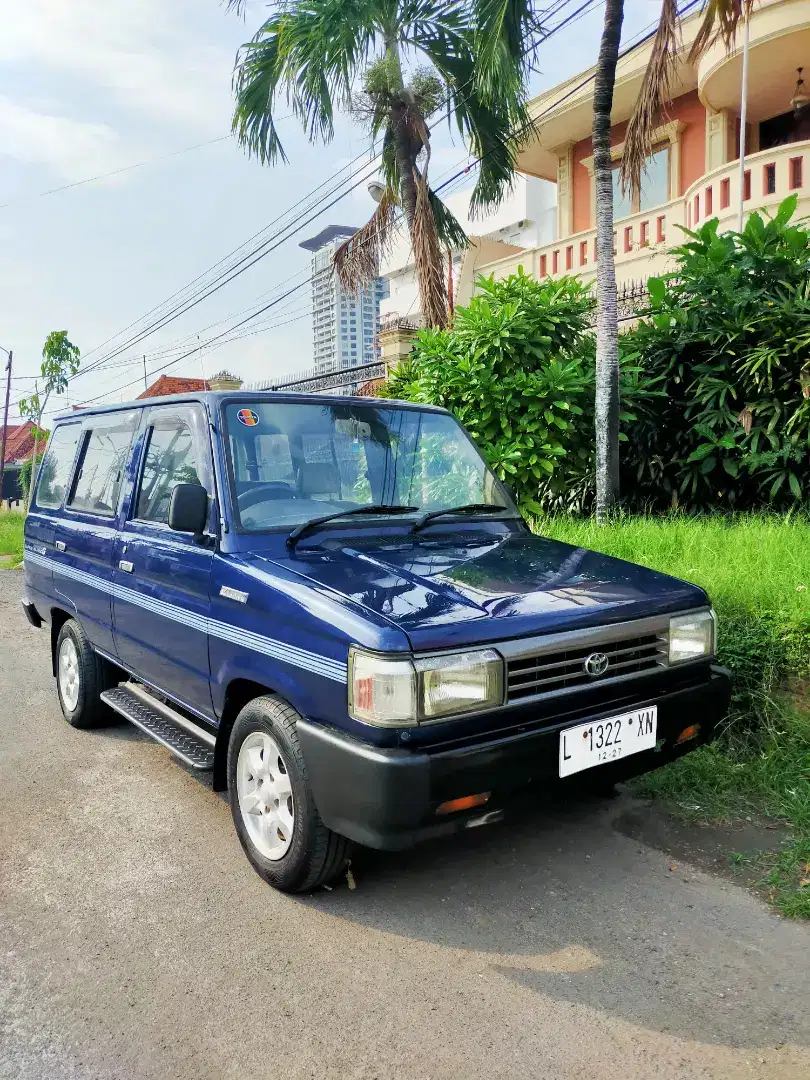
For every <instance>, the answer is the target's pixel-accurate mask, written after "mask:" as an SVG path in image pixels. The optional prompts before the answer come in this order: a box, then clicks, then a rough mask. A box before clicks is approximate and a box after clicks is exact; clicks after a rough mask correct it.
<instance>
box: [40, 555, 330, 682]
mask: <svg viewBox="0 0 810 1080" xmlns="http://www.w3.org/2000/svg"><path fill="white" fill-rule="evenodd" d="M25 559H26V560H27V561H28V562H32V563H36V564H37V565H39V566H43V567H45V569H47V570H52V571H54V573H59V574H63V575H64V576H65V577H70V578H73V579H74V580H76V581H79V582H81V583H82V584H83V585H87V586H88V587H90V588H92V589H98V590H99V591H100V592H105V593H108V594H109V595H111V596H113V597H115V598H117V599H119V600H125V601H127V603H130V604H135V605H136V607H141V608H144V609H145V610H147V611H151V612H153V614H155V615H161V616H163V618H166V619H171V620H172V621H173V622H177V623H182V625H183V626H189V627H191V629H192V630H199V631H200V632H201V633H205V634H209V635H210V636H211V637H216V638H220V639H221V640H222V641H230V642H232V643H233V644H234V645H241V646H243V647H244V648H246V649H250V650H251V651H252V652H257V653H262V654H263V655H264V656H269V657H271V658H272V659H274V660H281V661H282V662H283V663H285V664H292V665H293V666H294V667H299V668H303V669H304V670H306V671H311V672H313V673H314V674H315V675H322V676H323V677H324V678H325V679H332V680H333V681H334V682H339V683H345V682H346V679H347V677H348V676H347V665H346V664H343V663H341V662H340V661H339V660H332V659H330V658H329V657H326V656H319V655H318V654H317V653H314V652H310V651H309V650H307V649H300V648H298V647H297V646H295V645H288V644H287V643H286V642H283V641H277V640H276V639H275V638H270V637H265V635H264V634H257V633H254V632H253V631H252V630H243V629H242V628H241V627H239V626H233V625H232V624H231V623H224V622H220V621H219V620H218V619H201V618H200V617H199V616H198V615H194V614H193V613H192V612H190V611H186V610H185V608H181V607H179V606H178V605H177V604H167V603H166V602H165V601H163V600H156V599H155V598H154V597H151V596H145V595H144V594H143V593H139V592H137V591H136V590H135V589H129V588H127V587H126V586H124V585H117V584H115V583H114V582H111V581H104V579H103V578H99V577H96V576H95V575H94V574H87V573H85V572H84V571H83V570H76V569H74V568H73V567H72V566H64V565H63V564H62V563H59V562H57V561H56V560H55V559H50V558H48V557H47V556H45V555H40V554H38V553H37V552H35V551H32V550H31V549H30V548H26V550H25Z"/></svg>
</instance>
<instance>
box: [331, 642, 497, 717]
mask: <svg viewBox="0 0 810 1080" xmlns="http://www.w3.org/2000/svg"><path fill="white" fill-rule="evenodd" d="M501 704H503V660H502V659H501V657H500V656H499V655H498V653H496V652H495V651H494V650H493V649H480V650H476V651H475V652H466V653H454V654H452V655H448V656H431V657H426V658H423V659H417V660H410V659H395V658H392V657H386V656H380V655H378V654H375V653H368V652H364V651H363V650H362V649H351V651H350V652H349V713H350V715H351V716H353V717H354V719H355V720H362V721H364V722H365V723H367V724H379V725H381V726H383V727H402V726H405V725H412V724H418V723H420V722H421V721H425V720H436V719H439V718H441V717H442V716H451V715H455V714H457V713H464V712H472V711H478V710H479V709H485V708H488V707H491V706H497V705H501Z"/></svg>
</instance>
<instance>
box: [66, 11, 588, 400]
mask: <svg viewBox="0 0 810 1080" xmlns="http://www.w3.org/2000/svg"><path fill="white" fill-rule="evenodd" d="M570 2H572V0H564V3H563V4H562V5H560V6H561V7H562V6H566V5H567V4H568V3H570ZM593 3H594V0H586V2H585V3H584V4H582V5H581V6H580V7H579V8H578V9H577V10H576V11H575V12H573V13H572V15H571V16H569V17H567V18H566V19H565V20H563V22H562V23H560V24H557V25H556V26H555V27H553V28H552V29H551V30H549V31H548V32H547V33H546V34H544V36H543V38H542V41H546V40H548V38H549V37H551V36H552V35H553V34H554V33H557V32H558V31H559V30H561V29H562V28H563V27H564V26H566V25H569V24H570V23H571V22H572V21H573V20H574V19H576V18H578V17H581V16H582V15H583V14H584V13H585V12H586V11H587V9H588V8H589V7H591V6H592V4H593ZM490 153H492V151H490ZM361 156H363V155H361ZM487 156H488V155H487V154H484V155H481V157H479V158H478V160H477V163H479V164H480V162H481V161H483V160H484V158H485V157H487ZM355 160H356V159H355ZM343 171H345V170H343ZM375 172H376V169H374V170H372V172H370V173H368V174H367V175H366V176H364V177H361V178H360V179H359V180H358V181H356V182H355V183H354V184H353V185H352V186H351V187H349V188H348V189H347V190H346V191H343V192H342V193H340V194H339V195H337V196H336V198H334V199H333V200H332V201H331V202H330V203H328V204H327V205H326V206H324V207H322V208H320V209H318V210H316V212H315V213H314V214H313V215H311V216H310V217H309V218H308V219H307V220H306V221H304V222H299V223H295V224H293V223H290V224H289V225H287V226H285V227H284V228H283V229H282V230H280V232H281V233H288V234H289V235H287V236H281V237H280V238H279V239H277V238H276V237H271V238H270V239H269V240H268V241H265V242H264V243H263V244H262V245H260V246H259V248H257V249H254V251H253V252H250V253H249V254H248V255H246V256H245V257H243V259H241V260H240V262H238V263H236V264H235V266H234V267H231V268H230V269H229V270H228V271H225V275H222V276H221V278H220V281H219V283H218V284H212V286H211V287H209V288H208V291H207V292H205V291H204V292H203V293H202V295H198V296H197V297H196V298H195V299H191V298H190V299H191V302H190V303H189V302H185V305H186V306H183V303H181V304H179V305H177V307H176V308H175V309H174V311H170V312H168V313H167V314H166V315H165V316H163V317H162V320H161V319H159V320H158V322H157V323H156V324H155V325H154V326H153V327H151V328H147V329H146V331H144V332H142V333H141V335H140V336H138V335H137V334H136V336H135V337H134V338H133V339H132V340H131V341H129V342H124V343H123V344H122V345H121V346H119V347H117V348H115V349H113V350H112V351H111V352H110V353H109V354H107V355H105V356H103V357H101V358H100V359H99V360H97V361H96V362H95V363H94V364H91V365H90V367H89V368H86V369H84V372H86V371H90V370H94V369H95V368H97V367H99V366H101V365H102V364H104V363H106V362H108V361H109V360H110V359H113V358H114V357H115V356H117V355H120V353H121V352H123V351H125V349H127V348H129V347H130V346H131V345H134V344H137V343H138V341H140V340H143V338H144V337H145V336H148V335H149V334H151V333H154V332H155V331H156V330H158V329H162V328H163V326H166V325H168V323H169V322H173V321H174V319H176V318H179V317H180V315H182V314H185V313H186V312H187V311H189V310H191V308H193V307H196V306H197V304H199V303H201V302H202V301H203V300H205V299H207V297H208V296H210V295H211V294H212V293H213V292H216V291H218V290H219V289H220V288H222V287H223V286H224V285H226V284H228V283H229V282H230V281H232V280H233V279H234V278H235V277H238V276H239V275H240V274H241V273H244V271H245V270H247V269H249V268H250V266H252V265H254V264H255V263H256V262H258V261H259V260H260V259H261V258H264V257H265V255H268V254H270V252H271V251H273V250H275V249H276V248H277V247H279V246H280V245H281V244H282V243H283V242H284V241H285V240H286V239H289V236H291V235H294V234H295V233H296V232H299V231H300V230H301V229H303V228H304V227H305V226H306V225H308V224H309V223H310V222H311V221H313V220H314V219H315V218H316V217H319V216H320V215H321V214H323V213H325V212H326V210H328V209H330V208H331V206H333V205H335V204H336V203H337V202H339V201H340V200H341V199H343V198H345V197H346V195H348V194H350V192H351V191H353V190H355V189H356V188H357V187H359V185H360V184H361V183H363V182H364V181H365V180H368V179H370V178H371V176H373V175H374V173H375ZM468 172H469V166H468V167H467V168H465V169H462V170H460V171H459V172H458V173H456V174H455V176H453V177H451V178H450V180H448V181H447V182H446V183H445V184H443V185H441V187H440V188H438V189H436V190H437V191H438V190H443V189H444V188H446V187H448V185H449V184H450V183H452V182H453V181H455V180H456V179H458V178H459V177H463V176H464V175H465V174H466V173H468ZM323 186H324V185H321V187H323ZM333 190H336V189H333ZM316 205H317V204H316ZM283 216H285V215H282V217H283ZM401 217H402V215H401V214H400V215H399V218H400V219H401ZM277 220H278V219H277ZM290 230H292V231H291V232H290ZM264 231H266V230H264ZM257 235H259V234H257ZM276 236H277V237H278V234H276ZM274 240H275V243H274V242H273V241H274ZM243 246H245V245H243ZM262 248H265V249H266V250H263V251H261V249H262ZM237 250H239V249H237ZM259 251H261V254H258V252H259ZM251 256H253V258H252V259H251ZM246 260H250V261H248V262H247V265H242V264H244V263H245V262H246ZM222 261H224V260H222ZM240 265H241V266H242V269H239V270H236V268H237V267H239V266H240ZM234 270H236V272H235V273H234ZM228 274H230V277H228V276H227V275H228ZM200 276H201V277H202V276H204V275H200ZM195 280H199V278H198V279H195ZM301 284H302V285H304V284H306V282H302V283H301ZM181 291H182V290H181ZM178 308H180V309H181V310H178ZM153 310H156V309H153ZM263 310H264V309H260V310H259V311H257V312H256V313H254V314H253V315H252V316H249V317H248V318H247V319H245V320H243V322H248V321H250V320H251V319H253V318H256V317H257V316H258V315H259V314H261V313H262V311H263ZM131 325H134V324H131ZM239 325H242V323H239V324H237V326H239ZM232 329H235V327H234V328H232ZM225 333H227V331H224V332H223V334H225ZM221 336H223V335H218V337H221ZM110 340H112V339H110ZM211 340H212V341H213V340H216V339H211ZM194 351H195V350H194V349H192V350H190V352H189V353H186V354H184V355H182V356H180V357H177V358H176V359H175V360H172V361H171V362H170V363H169V364H166V365H164V368H165V367H169V366H173V365H174V364H175V363H179V362H180V361H181V360H183V359H185V358H186V357H187V356H188V355H191V354H193V352H194ZM133 362H134V361H133ZM157 370H163V368H159V369H157ZM82 373H83V372H79V373H78V374H82ZM75 377H78V375H77V376H75ZM135 381H138V380H135ZM129 385H133V383H127V384H125V385H124V386H122V387H118V388H115V389H113V390H110V391H107V393H116V392H117V391H118V390H121V389H126V387H127V386H129ZM104 396H106V394H102V395H99V398H100V397H104ZM99 398H94V399H92V400H94V401H95V400H98V399H99Z"/></svg>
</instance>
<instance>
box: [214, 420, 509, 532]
mask: <svg viewBox="0 0 810 1080" xmlns="http://www.w3.org/2000/svg"><path fill="white" fill-rule="evenodd" d="M225 418H226V427H227V445H228V451H229V454H230V466H231V476H232V484H233V493H234V497H235V502H236V506H237V509H238V514H239V519H240V524H241V527H242V528H243V529H246V530H248V531H250V532H259V531H263V530H265V529H274V528H282V527H285V526H287V527H290V526H294V525H299V524H301V523H302V522H304V521H309V520H310V519H311V518H314V517H318V516H320V515H323V514H329V513H333V512H338V511H340V510H353V509H355V508H357V507H362V506H372V505H384V506H412V507H414V508H415V510H414V512H413V515H412V516H413V517H416V516H417V515H419V514H423V513H425V512H427V511H431V510H444V509H448V508H450V507H456V506H463V505H466V504H469V503H486V504H487V505H491V506H499V507H503V509H504V510H508V511H510V513H512V514H514V513H515V508H514V506H513V504H512V503H511V501H510V500H509V498H508V496H507V495H506V494H505V492H504V489H503V488H502V487H501V486H500V484H499V483H498V481H497V480H496V479H495V476H494V475H493V473H492V472H491V470H490V469H489V468H488V466H487V465H486V464H485V463H484V461H483V459H482V458H481V455H480V454H479V453H478V451H477V450H476V448H475V446H474V445H473V444H472V442H470V440H469V438H468V437H467V435H466V434H465V433H464V431H463V430H462V429H461V428H460V427H459V425H458V424H457V423H456V421H455V420H454V419H453V417H452V416H448V415H446V414H443V413H435V412H429V411H427V410H425V411H422V410H419V409H402V408H395V407H392V406H388V405H382V404H378V403H377V404H368V405H358V404H346V405H335V404H329V403H326V402H324V403H323V404H320V403H318V402H306V403H284V402H267V401H256V400H254V401H241V402H232V403H229V404H228V405H227V406H226V407H225ZM370 518H371V519H372V520H377V519H375V518H373V517H372V516H371V515H370ZM391 520H394V519H393V518H392V519H391ZM397 520H399V519H397ZM405 520H408V518H407V517H405ZM358 524H359V523H358Z"/></svg>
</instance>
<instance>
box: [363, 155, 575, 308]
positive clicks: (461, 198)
mask: <svg viewBox="0 0 810 1080" xmlns="http://www.w3.org/2000/svg"><path fill="white" fill-rule="evenodd" d="M471 194H472V189H467V190H465V191H457V192H455V194H453V195H450V196H448V198H447V199H446V200H445V201H446V203H447V205H448V207H449V208H450V210H451V211H452V212H453V214H455V216H456V218H457V219H458V221H459V222H460V223H461V226H462V228H463V229H464V231H465V232H466V234H467V236H468V237H469V239H470V242H471V243H470V247H469V249H468V250H467V251H466V252H461V251H454V252H453V293H454V298H455V301H456V303H462V304H464V303H467V302H468V301H469V299H470V295H471V292H472V283H473V282H474V280H475V278H476V277H477V276H478V269H477V268H478V267H479V266H481V265H482V264H483V263H487V262H492V261H494V260H496V259H502V258H504V257H506V256H507V255H511V254H514V253H519V252H520V250H521V249H522V248H528V249H532V248H536V247H538V246H539V245H541V244H549V243H553V242H554V240H556V239H557V188H556V185H554V184H551V183H549V182H548V181H547V180H538V179H537V178H536V177H533V176H523V175H519V176H518V177H517V178H516V180H515V186H514V189H513V190H512V192H511V193H510V194H509V195H507V196H506V197H505V198H504V200H503V202H502V203H501V205H500V206H499V207H498V208H497V209H496V210H492V211H491V212H489V213H487V214H482V215H479V216H477V217H474V218H471V217H470V213H469V208H470V196H471ZM528 270H529V267H528V266H527V271H528ZM380 274H381V277H382V278H383V279H384V280H386V281H387V283H388V286H389V294H388V298H387V299H385V300H383V301H382V303H381V304H380V314H381V315H382V317H383V318H386V317H394V316H398V317H399V318H401V319H412V318H418V316H419V315H420V310H419V306H420V305H419V288H418V285H417V282H416V269H415V267H414V263H413V252H412V250H411V242H410V237H409V236H408V232H407V230H406V229H405V228H404V227H403V226H400V228H399V229H398V231H397V236H396V240H395V241H394V244H393V246H392V248H391V251H390V253H389V254H388V256H387V257H386V259H385V260H384V262H383V265H382V266H381V268H380ZM448 275H449V266H448Z"/></svg>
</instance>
